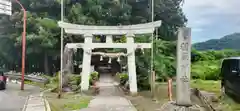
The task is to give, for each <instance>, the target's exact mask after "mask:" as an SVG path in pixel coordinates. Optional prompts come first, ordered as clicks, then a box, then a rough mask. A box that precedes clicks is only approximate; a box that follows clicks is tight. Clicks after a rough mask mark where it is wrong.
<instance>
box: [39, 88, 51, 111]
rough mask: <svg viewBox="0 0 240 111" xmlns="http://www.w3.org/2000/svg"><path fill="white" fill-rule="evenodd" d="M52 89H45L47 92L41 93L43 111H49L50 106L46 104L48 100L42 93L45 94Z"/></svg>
mask: <svg viewBox="0 0 240 111" xmlns="http://www.w3.org/2000/svg"><path fill="white" fill-rule="evenodd" d="M51 90H52V89H47V90H44V91H43V92H41V94H40V96H41V97H42V98H43V99H44V104H45V110H46V111H51V107H50V104H49V102H48V100H47V99H46V97H45V96H44V93H45V92H48V91H51Z"/></svg>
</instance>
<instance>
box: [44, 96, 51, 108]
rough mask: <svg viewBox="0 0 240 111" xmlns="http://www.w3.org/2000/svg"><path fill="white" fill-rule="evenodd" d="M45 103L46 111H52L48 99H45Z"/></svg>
mask: <svg viewBox="0 0 240 111" xmlns="http://www.w3.org/2000/svg"><path fill="white" fill-rule="evenodd" d="M44 103H45V108H46V111H51V107H50V105H49V102H48V101H47V99H46V98H44Z"/></svg>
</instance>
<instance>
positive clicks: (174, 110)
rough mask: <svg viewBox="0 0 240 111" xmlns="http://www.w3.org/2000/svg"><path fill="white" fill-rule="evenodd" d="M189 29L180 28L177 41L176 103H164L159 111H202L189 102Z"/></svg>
mask: <svg viewBox="0 0 240 111" xmlns="http://www.w3.org/2000/svg"><path fill="white" fill-rule="evenodd" d="M190 73H191V29H190V28H186V27H184V28H180V29H179V31H178V40H177V80H176V81H177V90H176V91H177V92H176V101H170V102H168V103H165V104H164V105H163V106H162V108H161V109H160V111H203V109H201V107H200V106H198V105H196V104H192V102H191V98H190V97H191V88H190V78H191V76H190Z"/></svg>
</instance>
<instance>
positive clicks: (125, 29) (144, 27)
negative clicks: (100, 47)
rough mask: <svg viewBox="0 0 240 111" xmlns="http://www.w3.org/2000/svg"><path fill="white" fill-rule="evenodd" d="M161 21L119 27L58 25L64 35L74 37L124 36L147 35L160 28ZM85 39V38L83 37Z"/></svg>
mask: <svg viewBox="0 0 240 111" xmlns="http://www.w3.org/2000/svg"><path fill="white" fill-rule="evenodd" d="M161 24H162V21H161V20H159V21H155V22H150V23H144V24H136V25H119V26H91V25H77V24H71V23H66V22H62V21H59V22H58V25H59V26H60V27H61V28H64V30H65V32H66V33H69V34H76V35H85V34H87V35H90V34H91V35H126V34H149V33H153V31H154V29H155V28H156V27H160V26H161ZM85 37H86V36H85Z"/></svg>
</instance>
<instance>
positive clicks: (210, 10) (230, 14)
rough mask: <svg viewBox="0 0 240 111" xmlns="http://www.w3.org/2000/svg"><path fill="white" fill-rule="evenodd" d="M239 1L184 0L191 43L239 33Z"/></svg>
mask: <svg viewBox="0 0 240 111" xmlns="http://www.w3.org/2000/svg"><path fill="white" fill-rule="evenodd" d="M239 10H240V0H185V3H184V5H183V11H184V13H185V14H186V16H187V18H188V26H189V27H191V28H192V40H193V41H192V42H193V43H195V42H202V41H206V40H209V39H217V38H221V37H223V36H225V35H228V34H231V33H234V32H240V11H239Z"/></svg>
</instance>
